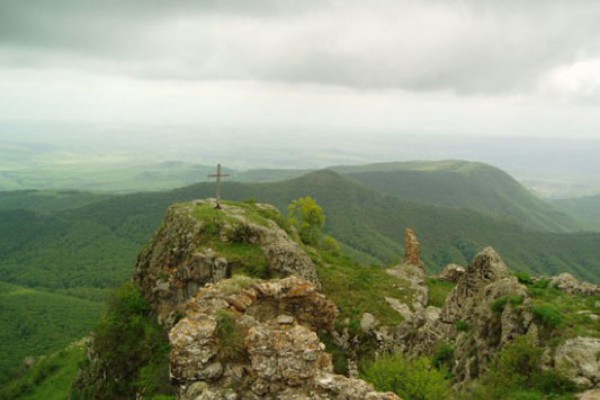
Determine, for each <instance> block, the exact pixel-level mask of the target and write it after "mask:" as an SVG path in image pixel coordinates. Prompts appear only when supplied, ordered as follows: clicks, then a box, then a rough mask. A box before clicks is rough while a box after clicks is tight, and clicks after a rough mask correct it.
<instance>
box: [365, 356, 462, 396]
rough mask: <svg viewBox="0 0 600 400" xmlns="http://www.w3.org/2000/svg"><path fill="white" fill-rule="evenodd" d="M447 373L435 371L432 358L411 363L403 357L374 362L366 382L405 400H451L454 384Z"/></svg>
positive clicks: (423, 358)
mask: <svg viewBox="0 0 600 400" xmlns="http://www.w3.org/2000/svg"><path fill="white" fill-rule="evenodd" d="M446 375H447V374H446V372H445V371H443V370H438V369H436V368H434V367H433V366H432V364H431V361H430V360H429V359H428V358H425V357H420V358H416V359H413V360H409V359H408V358H405V357H404V356H402V355H400V354H394V355H388V356H383V357H381V358H379V359H378V360H376V361H375V362H373V363H372V364H371V365H370V366H369V367H368V368H367V369H366V370H365V372H364V375H363V378H364V379H365V380H366V381H368V382H370V383H372V384H373V386H374V387H375V388H376V389H377V390H379V391H391V392H394V393H396V394H397V395H399V396H400V397H402V398H403V399H405V400H447V399H448V398H449V397H450V394H451V388H450V385H451V382H450V381H449V380H447V379H446Z"/></svg>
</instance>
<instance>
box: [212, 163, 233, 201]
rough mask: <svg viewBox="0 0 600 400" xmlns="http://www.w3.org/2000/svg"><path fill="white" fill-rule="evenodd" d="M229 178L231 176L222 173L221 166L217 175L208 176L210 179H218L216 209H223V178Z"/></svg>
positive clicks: (219, 165) (218, 166)
mask: <svg viewBox="0 0 600 400" xmlns="http://www.w3.org/2000/svg"><path fill="white" fill-rule="evenodd" d="M226 176H229V174H222V173H221V164H217V173H216V174H210V175H208V177H209V178H217V205H216V206H215V208H218V209H220V208H221V178H224V177H226Z"/></svg>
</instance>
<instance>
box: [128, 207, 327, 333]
mask: <svg viewBox="0 0 600 400" xmlns="http://www.w3.org/2000/svg"><path fill="white" fill-rule="evenodd" d="M213 203H214V201H213V200H197V201H194V202H192V203H186V204H177V205H174V206H171V207H170V208H169V210H168V211H167V214H166V216H165V219H164V222H163V224H162V226H161V228H160V229H159V230H158V232H157V233H156V234H155V235H154V237H153V238H152V241H151V242H150V244H149V245H148V246H147V247H146V248H145V249H144V250H143V251H142V253H141V254H140V255H139V257H138V262H137V265H136V268H135V273H134V281H135V283H136V285H137V286H138V287H140V288H141V289H142V292H143V294H144V296H145V297H146V299H147V300H148V302H149V303H150V304H151V305H152V307H153V308H154V310H155V312H156V314H157V315H158V319H159V321H160V322H161V323H166V324H167V325H169V326H170V325H171V324H172V323H173V321H174V320H175V318H176V316H177V315H178V314H181V313H182V312H183V308H182V307H183V304H185V301H186V300H187V299H189V298H191V297H192V296H194V295H195V294H196V292H197V291H198V289H200V288H201V287H202V286H204V285H205V284H207V283H214V282H218V281H220V280H222V279H226V278H229V277H231V276H232V274H233V273H235V271H236V269H237V268H239V267H240V265H239V264H240V263H244V261H243V260H242V261H239V257H237V258H236V260H234V259H233V258H232V257H228V255H229V254H228V253H231V249H233V248H234V247H235V246H241V247H243V248H244V249H254V250H255V252H257V253H258V256H259V257H262V258H264V260H259V261H260V262H264V263H266V268H265V271H264V275H266V276H270V277H277V276H281V277H285V276H290V275H297V276H300V277H302V278H305V279H307V280H308V281H310V282H312V283H313V284H314V285H315V286H316V287H317V288H320V282H319V280H318V278H317V273H316V269H315V265H314V263H313V262H312V260H311V259H310V257H308V255H307V254H306V253H305V252H304V251H303V250H302V249H301V247H300V246H299V245H298V244H297V243H296V242H295V241H294V240H293V239H292V238H290V236H289V234H288V233H287V232H286V231H285V230H283V229H282V228H281V227H280V226H278V225H277V223H275V222H274V221H273V220H272V219H270V218H268V217H264V218H262V217H261V216H260V214H258V213H260V212H261V211H263V212H264V213H265V215H270V214H271V215H277V214H278V211H277V209H275V208H274V207H273V206H270V205H266V204H256V205H253V206H252V207H250V206H248V207H241V206H234V205H228V204H223V205H222V210H214V209H213V208H212V206H213ZM198 210H201V211H202V212H203V213H204V214H206V215H201V216H197V215H195V213H196V212H198ZM257 211H258V213H257ZM269 213H270V214H269ZM252 262H255V263H256V262H258V261H256V260H254V261H251V263H252ZM252 267H254V265H252Z"/></svg>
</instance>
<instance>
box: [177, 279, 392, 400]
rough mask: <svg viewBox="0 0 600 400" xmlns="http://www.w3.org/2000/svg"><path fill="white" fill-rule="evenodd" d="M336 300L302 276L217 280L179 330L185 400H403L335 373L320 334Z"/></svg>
mask: <svg viewBox="0 0 600 400" xmlns="http://www.w3.org/2000/svg"><path fill="white" fill-rule="evenodd" d="M336 315H337V309H336V307H335V305H334V304H333V303H331V302H330V301H329V300H327V299H326V298H325V296H324V295H322V294H320V293H318V292H317V290H316V289H315V286H314V285H312V284H311V283H310V282H308V281H305V280H302V279H300V278H297V277H295V276H293V277H289V278H285V279H281V280H271V281H258V280H250V279H247V278H246V279H243V278H240V277H237V278H234V279H231V280H224V281H221V282H219V283H217V284H211V285H208V286H207V287H205V288H204V289H202V290H200V291H199V292H198V293H197V294H196V295H195V296H194V297H193V298H191V299H190V300H189V301H188V303H187V308H186V316H185V317H184V318H183V319H182V320H181V321H179V322H178V323H177V324H176V325H175V326H174V327H173V329H172V330H171V332H170V334H169V338H170V341H171V344H172V351H171V374H172V378H173V379H174V380H176V381H177V382H178V384H179V385H180V388H181V393H182V394H181V399H184V400H192V399H193V400H196V399H222V398H227V399H315V400H317V399H347V400H352V399H356V400H358V399H373V400H378V399H381V400H383V399H389V400H392V399H398V397H397V396H395V395H394V394H391V393H378V392H375V391H374V390H373V388H372V387H371V386H370V385H368V384H367V383H365V382H364V381H361V380H359V379H352V378H347V377H344V376H341V375H335V374H334V373H333V367H332V362H331V356H330V355H329V354H328V353H326V352H325V346H324V345H323V344H322V343H321V342H320V341H319V337H318V335H317V332H319V331H320V330H322V329H326V330H328V329H331V324H332V323H333V320H334V319H335V317H336Z"/></svg>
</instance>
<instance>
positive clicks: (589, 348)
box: [554, 337, 600, 388]
mask: <svg viewBox="0 0 600 400" xmlns="http://www.w3.org/2000/svg"><path fill="white" fill-rule="evenodd" d="M554 363H555V365H556V368H557V369H558V370H559V371H561V372H563V373H564V374H566V376H567V377H569V378H570V379H571V380H573V381H574V382H575V383H577V384H579V385H581V386H582V387H585V388H592V387H594V388H599V387H600V338H591V337H576V338H573V339H569V340H567V341H566V342H565V343H563V344H561V345H560V346H559V347H558V348H557V349H556V352H555V355H554Z"/></svg>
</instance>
